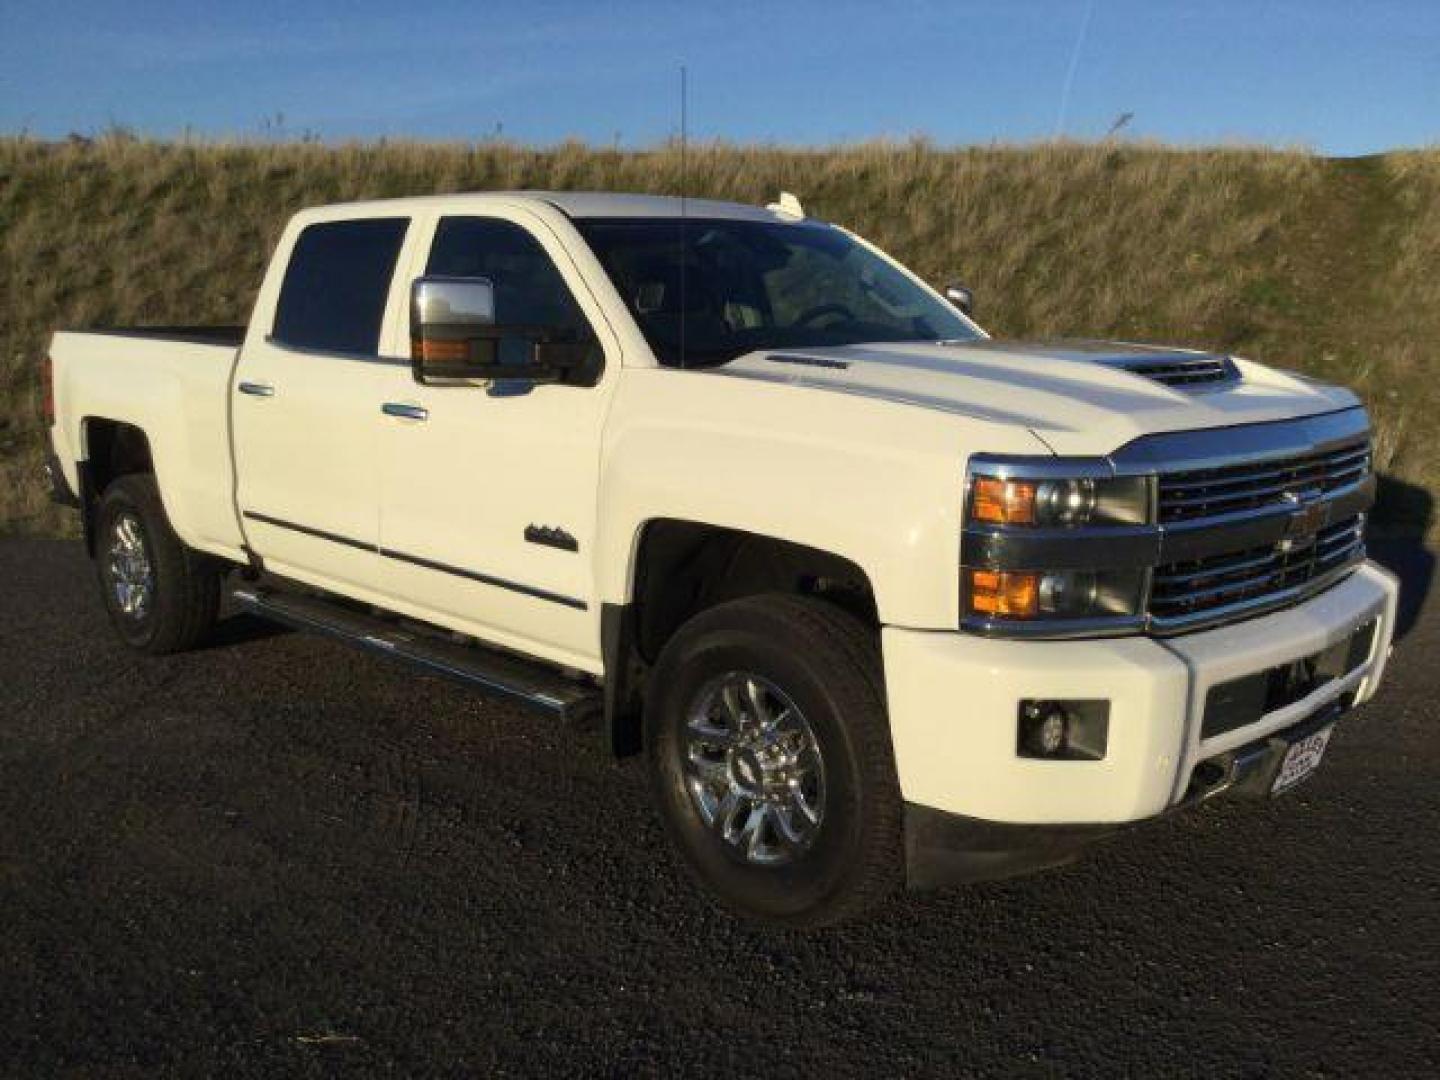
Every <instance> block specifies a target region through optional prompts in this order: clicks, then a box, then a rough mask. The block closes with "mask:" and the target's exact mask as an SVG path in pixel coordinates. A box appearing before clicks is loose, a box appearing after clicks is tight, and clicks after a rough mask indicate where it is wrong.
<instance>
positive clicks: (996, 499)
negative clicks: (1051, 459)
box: [970, 476, 1150, 527]
mask: <svg viewBox="0 0 1440 1080" xmlns="http://www.w3.org/2000/svg"><path fill="white" fill-rule="evenodd" d="M1149 512H1150V488H1149V485H1148V484H1147V482H1146V481H1145V479H1144V478H1143V477H1130V476H1125V477H1076V478H1070V479H1048V480H1027V479H1014V478H1002V477H998V476H977V477H975V479H974V483H973V485H972V487H971V491H970V520H971V521H976V522H980V523H983V524H986V525H1033V526H1040V527H1073V526H1076V525H1096V524H1099V525H1104V524H1110V525H1138V524H1141V523H1143V522H1144V521H1145V520H1146V518H1147V517H1148V516H1149Z"/></svg>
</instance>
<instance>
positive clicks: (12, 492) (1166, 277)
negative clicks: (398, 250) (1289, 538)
mask: <svg viewBox="0 0 1440 1080" xmlns="http://www.w3.org/2000/svg"><path fill="white" fill-rule="evenodd" d="M689 174H690V178H689V185H688V186H689V190H690V193H691V194H694V195H708V196H714V197H720V198H732V199H740V200H743V201H748V202H763V201H767V200H769V199H771V198H773V197H774V195H775V192H776V191H777V190H779V189H781V188H785V189H788V190H792V191H796V192H798V193H799V194H800V195H801V197H802V198H803V199H804V202H805V204H806V207H807V209H808V210H809V211H810V212H811V213H813V214H816V215H817V216H820V217H825V218H828V219H831V220H834V221H838V222H841V223H843V224H846V225H847V226H850V227H852V228H854V229H856V230H857V231H859V232H861V233H863V234H865V235H866V236H868V237H870V238H871V239H872V240H874V241H875V242H877V243H879V244H880V245H881V246H882V247H884V248H886V249H888V250H890V251H892V252H894V253H895V254H896V255H898V256H899V257H900V258H901V259H903V260H904V261H906V262H908V263H909V264H910V265H912V266H913V267H915V268H916V269H917V270H918V271H920V272H921V273H922V274H924V275H926V276H927V277H929V278H931V279H932V280H937V281H939V280H948V279H952V278H957V277H958V278H961V279H964V280H965V281H967V282H968V283H970V284H971V285H973V286H974V287H975V289H976V292H977V295H978V297H979V304H980V316H981V319H982V321H983V322H984V323H986V325H987V326H988V327H990V328H991V329H992V330H994V331H996V332H997V333H999V334H1001V335H1005V336H1022V335H1055V336H1072V337H1084V336H1088V337H1120V338H1131V339H1150V340H1163V341H1170V342H1176V343H1187V344H1195V345H1201V346H1208V347H1216V348H1224V349H1230V350H1234V351H1238V352H1242V353H1243V354H1245V355H1249V356H1253V357H1255V358H1257V359H1262V360H1266V361H1269V362H1274V363H1278V364H1280V365H1282V366H1287V367H1297V368H1302V369H1306V370H1310V371H1314V372H1316V373H1318V374H1321V375H1324V376H1326V377H1332V378H1338V379H1340V380H1341V381H1345V382H1348V383H1350V384H1351V385H1354V386H1356V387H1357V389H1359V390H1360V391H1361V392H1362V393H1363V394H1365V396H1366V397H1367V399H1368V400H1369V401H1370V402H1371V403H1372V405H1373V406H1374V407H1375V411H1376V415H1377V422H1378V427H1379V432H1380V442H1379V456H1380V460H1381V464H1382V467H1383V468H1385V469H1386V470H1387V471H1388V472H1389V473H1390V474H1391V475H1392V476H1393V477H1394V479H1395V483H1394V484H1392V485H1390V487H1389V489H1388V491H1387V501H1388V503H1389V504H1390V505H1389V511H1390V514H1391V517H1392V518H1393V519H1395V520H1396V521H1397V522H1399V523H1401V524H1404V525H1405V526H1406V527H1408V528H1416V527H1420V526H1422V525H1423V524H1425V523H1426V521H1427V520H1428V497H1427V496H1426V495H1425V492H1427V491H1433V490H1434V488H1435V487H1436V485H1437V483H1440V451H1437V448H1436V446H1435V441H1436V440H1435V439H1434V438H1433V435H1432V433H1433V431H1434V430H1435V421H1434V419H1433V418H1434V417H1435V416H1436V415H1437V408H1440V394H1437V392H1436V391H1435V390H1434V389H1433V388H1432V382H1433V380H1432V379H1431V378H1430V376H1429V367H1430V363H1431V361H1430V351H1431V348H1432V347H1433V345H1434V343H1435V342H1436V341H1437V339H1440V304H1437V300H1440V296H1437V293H1440V282H1437V280H1436V279H1435V277H1434V275H1433V274H1432V273H1431V268H1433V267H1435V266H1436V265H1437V261H1436V260H1437V256H1440V198H1437V196H1440V152H1425V153H1407V154H1403V155H1392V156H1388V157H1386V158H1383V159H1372V160H1370V161H1366V162H1358V163H1357V162H1335V161H1328V160H1325V159H1322V158H1316V157H1314V156H1311V155H1308V154H1305V153H1301V152H1288V151H1273V150H1263V149H1204V150H1177V149H1172V148H1166V147H1163V146H1149V145H1134V144H1119V145H1114V144H1102V145H1094V144H1073V143H1058V144H1050V145H1042V146H1030V147H987V148H971V149H959V150H946V149H938V148H935V147H933V146H930V145H929V144H927V143H925V142H923V141H911V142H902V143H868V144H863V145H856V146H846V147H837V148H834V149H828V150H792V149H787V148H784V147H773V146H728V145H708V146H701V147H694V146H692V147H691V149H690V154H689ZM680 185H681V174H680V159H679V154H678V152H677V151H676V149H675V148H674V147H661V148H658V149H655V150H649V151H634V152H622V151H614V150H604V149H597V148H591V147H586V146H581V145H578V144H566V145H562V146H559V147H555V148H551V149H546V150H536V149H528V148H524V147H517V146H508V145H503V144H484V145H478V146H475V145H447V144H440V145H436V144H420V143H388V144H367V145H349V146H339V147H326V146H321V145H317V144H261V145H215V144H204V143H152V142H144V141H137V140H134V139H130V138H126V137H123V136H120V135H114V136H109V137H106V138H102V139H99V140H97V141H96V142H94V143H93V144H89V143H64V144H49V143H42V142H38V141H35V140H30V139H17V138H9V139H0V235H3V240H0V319H3V322H0V529H11V530H14V529H27V530H52V529H57V528H62V527H64V526H65V522H66V518H65V517H63V516H62V515H59V514H57V513H55V512H54V511H52V510H51V509H49V508H48V507H47V506H46V505H45V503H44V501H43V497H42V494H41V492H40V490H39V487H38V485H37V483H36V482H35V476H36V474H37V471H38V464H39V448H40V445H41V442H40V434H39V431H38V426H37V422H36V416H37V414H38V399H37V390H36V375H37V372H38V361H39V359H40V357H41V356H42V354H43V350H44V346H45V341H46V337H47V335H48V333H49V332H50V330H51V329H53V328H55V327H58V326H84V325H88V324H98V323H146V322H152V323H164V322H241V321H244V319H245V317H246V315H247V313H248V308H249V304H250V300H251V297H252V295H253V292H254V290H255V288H256V286H257V285H258V283H259V278H260V273H261V271H262V269H263V266H264V263H265V261H266V259H267V257H268V254H269V249H270V246H271V245H272V244H273V242H274V240H275V237H276V235H277V234H278V232H279V230H280V227H281V226H282V225H283V223H284V221H285V218H286V217H287V216H288V215H289V214H290V213H291V212H292V211H294V210H295V209H297V208H299V207H301V206H306V205H312V204H315V203H324V202H333V201H336V200H342V199H357V198H373V197H383V196H394V195H407V194H420V193H426V192H444V191H462V190H484V189H504V188H557V189H558V188H587V189H596V190H619V191H645V192H661V193H675V192H678V191H679V189H680Z"/></svg>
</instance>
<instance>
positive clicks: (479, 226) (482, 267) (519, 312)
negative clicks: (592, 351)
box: [425, 218, 590, 337]
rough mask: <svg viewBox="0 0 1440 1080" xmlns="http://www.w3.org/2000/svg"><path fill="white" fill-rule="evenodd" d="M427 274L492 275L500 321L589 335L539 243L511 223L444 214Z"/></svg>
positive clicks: (503, 324)
mask: <svg viewBox="0 0 1440 1080" xmlns="http://www.w3.org/2000/svg"><path fill="white" fill-rule="evenodd" d="M425 273H426V274H434V275H437V276H444V277H478V278H489V279H490V282H491V283H492V284H493V285H494V286H495V321H496V322H497V323H499V324H500V325H501V326H533V327H544V328H548V329H552V330H571V331H574V332H575V333H577V334H579V335H582V336H585V337H589V336H590V325H589V323H587V322H586V321H585V316H584V314H583V313H582V312H581V311H580V307H579V305H578V304H576V303H575V298H574V297H573V296H572V295H571V294H570V290H569V289H568V288H566V287H565V282H564V280H563V279H562V278H561V277H560V271H559V270H557V269H556V268H555V264H554V263H553V262H551V261H550V256H549V255H547V254H545V249H544V248H542V247H541V246H540V242H539V241H538V240H536V239H535V238H534V237H533V236H531V235H530V234H529V233H528V232H526V231H525V230H524V229H522V228H521V227H520V226H519V225H516V224H514V223H513V222H509V221H499V220H497V219H495V218H442V219H441V220H440V224H439V225H437V226H436V227H435V241H434V243H433V244H432V245H431V248H430V261H429V262H427V263H426V264H425Z"/></svg>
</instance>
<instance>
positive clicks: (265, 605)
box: [230, 585, 602, 720]
mask: <svg viewBox="0 0 1440 1080" xmlns="http://www.w3.org/2000/svg"><path fill="white" fill-rule="evenodd" d="M230 595H231V596H232V597H233V598H234V600H235V602H236V604H238V605H239V606H240V607H241V608H242V609H244V610H246V611H249V612H251V613H253V614H255V615H258V616H260V617H261V618H264V619H270V620H273V621H275V622H279V623H284V624H285V625H287V626H292V627H294V628H295V629H297V630H314V631H318V632H320V633H322V634H328V635H329V636H331V637H334V638H338V639H340V640H341V641H344V642H347V643H348V644H351V645H355V646H358V647H359V648H362V649H367V650H369V651H371V652H375V653H379V654H381V655H382V656H388V657H391V658H392V659H395V660H400V661H403V662H404V663H407V664H411V665H413V666H415V667H418V668H420V669H421V670H423V671H427V672H429V673H431V674H434V675H444V676H447V677H448V678H451V679H455V680H457V681H458V682H462V683H465V684H466V685H467V686H471V687H474V688H477V689H479V690H481V691H483V692H485V693H487V694H493V695H495V696H497V697H502V698H505V699H507V700H510V701H515V702H518V703H519V704H522V705H527V706H529V707H530V708H533V709H537V710H539V711H540V712H544V713H548V714H549V715H551V716H554V717H558V718H559V719H562V720H573V719H576V718H578V717H581V716H585V715H588V714H590V713H592V712H594V713H598V712H599V711H600V709H601V707H602V695H601V692H600V690H599V689H598V688H597V687H594V686H589V685H586V684H585V683H581V682H577V681H574V680H571V679H567V678H566V677H564V676H563V675H561V674H560V673H558V672H557V671H555V670H554V669H553V668H550V667H547V666H546V665H544V664H541V663H537V662H535V661H532V660H525V659H523V658H521V657H517V656H512V655H510V654H508V653H502V652H498V651H496V650H493V649H486V648H482V647H479V646H474V645H460V644H456V643H453V642H449V641H444V640H441V639H438V638H431V637H429V636H428V635H426V634H423V633H416V632H414V631H410V630H407V629H405V628H404V627H403V626H396V625H394V624H393V623H391V622H388V621H386V620H385V619H381V618H377V617H375V616H373V615H366V614H363V613H360V612H357V611H354V610H352V609H351V608H349V607H346V606H344V605H342V604H338V603H334V602H332V601H328V600H323V599H319V598H316V597H310V596H297V595H293V594H291V593H285V592H277V591H274V590H270V589H262V588H257V587H255V586H251V585H247V586H244V587H241V588H237V589H234V590H232V591H231V594H230Z"/></svg>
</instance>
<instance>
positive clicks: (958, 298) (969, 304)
mask: <svg viewBox="0 0 1440 1080" xmlns="http://www.w3.org/2000/svg"><path fill="white" fill-rule="evenodd" d="M945 299H946V300H949V301H950V303H952V304H954V305H955V306H956V307H957V308H959V309H960V310H961V311H963V312H964V313H965V314H966V315H969V314H971V313H972V312H974V310H975V294H974V293H973V292H971V291H970V290H969V289H968V288H966V287H965V286H964V285H954V284H952V285H946V286H945Z"/></svg>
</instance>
